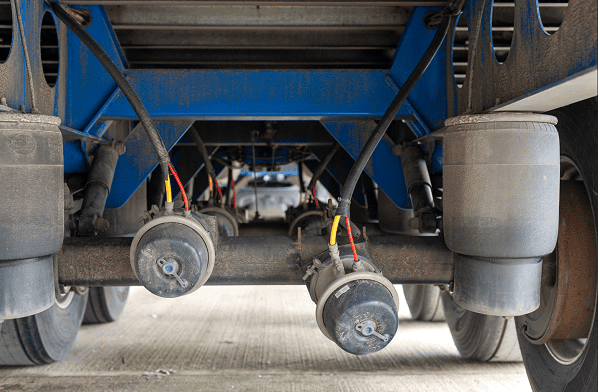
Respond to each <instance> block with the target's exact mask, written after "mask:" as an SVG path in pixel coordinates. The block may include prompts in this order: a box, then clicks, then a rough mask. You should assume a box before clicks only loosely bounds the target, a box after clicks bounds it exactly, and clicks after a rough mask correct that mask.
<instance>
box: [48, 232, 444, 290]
mask: <svg viewBox="0 0 600 392" xmlns="http://www.w3.org/2000/svg"><path fill="white" fill-rule="evenodd" d="M131 242H132V239H131V238H98V237H91V238H76V237H73V238H65V240H64V243H63V247H62V250H61V251H60V252H59V254H58V255H57V260H58V274H59V282H60V283H62V284H64V285H69V286H136V285H140V282H139V281H138V280H137V279H136V277H135V274H134V272H133V270H132V269H131V264H130V257H129V256H130V255H129V252H130V248H131ZM368 243H369V248H370V252H371V255H372V257H373V260H374V261H376V262H377V265H378V266H379V268H380V269H381V271H382V273H383V274H384V276H385V277H387V278H388V279H389V280H390V281H391V282H392V283H395V284H399V283H423V284H426V283H427V284H429V283H431V284H448V283H449V282H450V281H452V278H453V270H454V256H453V254H452V252H450V251H449V250H448V248H447V247H446V246H445V245H444V240H443V238H441V237H408V236H370V237H369V240H368ZM325 250H327V240H326V238H325V237H321V236H313V237H306V238H303V239H302V241H301V242H300V243H298V241H297V240H296V239H295V238H292V237H283V236H277V237H222V238H220V239H219V244H218V245H217V247H216V260H215V265H214V270H213V272H212V274H211V276H210V279H208V282H207V284H210V285H223V284H228V285H239V284H286V285H287V284H304V281H303V280H302V276H303V274H302V272H301V271H300V267H301V266H303V265H305V264H306V263H308V262H309V261H310V260H312V258H314V257H315V255H317V254H319V253H321V252H324V251H325Z"/></svg>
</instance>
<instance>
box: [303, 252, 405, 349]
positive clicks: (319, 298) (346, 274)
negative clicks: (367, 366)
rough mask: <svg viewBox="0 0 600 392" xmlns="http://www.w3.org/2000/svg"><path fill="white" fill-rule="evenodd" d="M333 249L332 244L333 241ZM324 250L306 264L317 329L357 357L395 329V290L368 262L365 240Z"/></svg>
mask: <svg viewBox="0 0 600 392" xmlns="http://www.w3.org/2000/svg"><path fill="white" fill-rule="evenodd" d="M335 247H336V248H337V245H335ZM356 249H357V251H358V261H355V260H354V258H353V256H352V252H351V250H350V245H343V246H340V247H339V252H338V251H333V252H324V253H323V254H321V255H320V256H319V257H317V258H315V259H313V260H312V261H311V262H310V263H309V264H308V265H307V266H305V268H304V270H305V275H304V278H305V280H306V281H307V286H308V290H309V293H310V296H311V299H312V300H313V301H314V302H315V303H316V304H317V324H318V326H319V328H320V329H321V332H323V334H324V335H325V336H326V337H327V338H329V339H330V340H332V341H333V342H335V343H336V344H337V345H338V346H339V347H340V348H342V349H343V350H344V351H346V352H349V353H351V354H356V355H364V354H370V353H375V352H377V351H379V350H381V349H383V348H385V347H386V346H387V345H388V344H389V343H390V342H391V341H392V339H393V337H394V335H395V334H396V330H397V329H398V304H399V302H398V301H399V300H398V293H397V292H396V289H395V288H394V286H393V285H392V283H391V282H390V281H389V280H388V279H386V278H384V277H383V275H382V274H381V271H380V270H379V268H378V267H377V266H376V265H375V263H374V262H373V261H372V260H371V257H370V254H369V251H368V248H367V244H366V243H360V244H357V246H356Z"/></svg>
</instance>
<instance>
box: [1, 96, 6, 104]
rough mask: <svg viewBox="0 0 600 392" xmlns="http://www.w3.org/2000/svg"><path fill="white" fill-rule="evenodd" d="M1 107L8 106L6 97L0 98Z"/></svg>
mask: <svg viewBox="0 0 600 392" xmlns="http://www.w3.org/2000/svg"><path fill="white" fill-rule="evenodd" d="M0 105H4V106H7V103H6V98H5V97H2V98H0Z"/></svg>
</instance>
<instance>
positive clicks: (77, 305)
mask: <svg viewBox="0 0 600 392" xmlns="http://www.w3.org/2000/svg"><path fill="white" fill-rule="evenodd" d="M87 296H88V294H87V291H86V292H85V293H83V294H78V293H76V292H75V290H70V291H69V292H68V293H67V294H66V295H64V296H61V295H57V300H56V303H55V304H54V305H52V307H51V308H50V309H47V310H45V311H43V312H41V313H38V314H35V315H33V316H28V317H23V318H20V319H14V320H6V321H4V323H2V330H1V331H0V337H1V339H0V365H42V364H48V363H52V362H57V361H60V360H62V359H64V358H65V357H66V356H67V354H68V353H69V351H70V350H71V347H73V344H74V343H75V339H76V338H77V332H79V327H80V326H81V321H82V320H83V313H84V312H85V304H86V302H87Z"/></svg>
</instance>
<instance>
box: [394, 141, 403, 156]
mask: <svg viewBox="0 0 600 392" xmlns="http://www.w3.org/2000/svg"><path fill="white" fill-rule="evenodd" d="M403 150H404V149H403V147H402V144H397V145H395V146H394V147H393V148H392V154H394V155H396V156H398V157H399V156H400V155H402V151H403Z"/></svg>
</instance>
